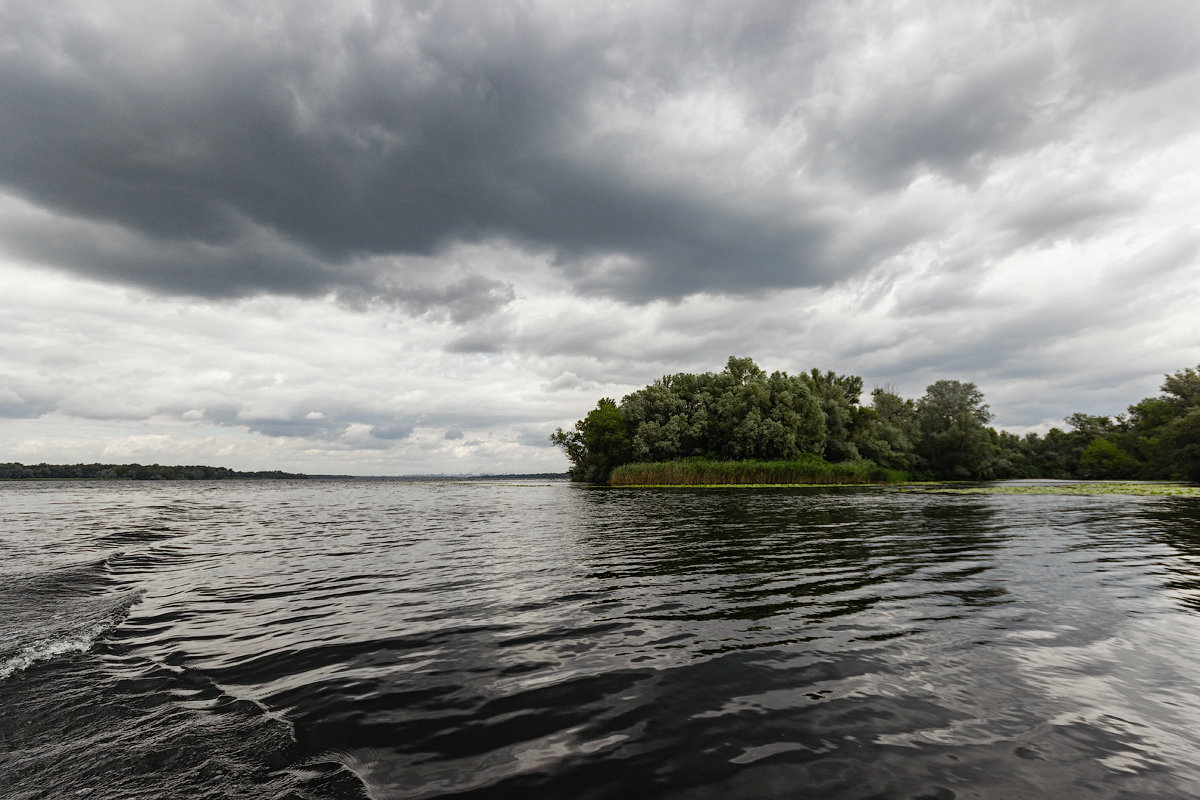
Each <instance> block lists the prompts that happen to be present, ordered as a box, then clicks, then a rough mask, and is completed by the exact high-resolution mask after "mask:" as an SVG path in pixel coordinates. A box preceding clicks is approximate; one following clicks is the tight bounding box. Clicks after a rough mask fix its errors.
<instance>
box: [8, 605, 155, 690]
mask: <svg viewBox="0 0 1200 800" xmlns="http://www.w3.org/2000/svg"><path fill="white" fill-rule="evenodd" d="M144 594H145V590H143V589H135V590H133V591H130V592H126V593H124V594H123V595H121V596H119V597H118V598H117V601H116V603H115V605H114V606H112V607H111V608H110V609H109V610H108V612H107V613H106V614H105V615H104V616H103V617H102V618H101V619H99V620H95V621H91V622H89V623H85V624H84V625H83V626H82V627H77V628H75V629H73V630H61V629H60V630H57V631H52V632H50V633H49V634H48V635H45V636H43V637H41V638H39V639H36V640H35V641H32V642H28V643H26V644H24V645H23V646H21V648H20V649H19V650H18V651H16V652H15V653H11V654H6V655H2V656H0V657H3V660H2V661H0V680H7V679H8V678H9V677H10V676H12V675H13V674H14V673H17V672H21V671H22V670H25V669H28V668H29V667H31V666H33V665H34V664H36V663H38V662H41V661H49V660H50V659H53V658H56V657H58V656H61V655H66V654H69V653H86V652H87V651H88V650H91V649H92V646H93V645H94V644H95V643H96V640H97V639H99V638H100V637H101V636H103V635H104V634H106V633H108V632H109V631H111V630H112V629H113V628H115V627H116V626H117V625H119V624H121V622H122V621H123V620H124V619H125V618H126V617H127V616H129V611H130V609H131V608H133V606H134V605H136V604H137V603H139V602H140V601H141V599H142V596H143V595H144Z"/></svg>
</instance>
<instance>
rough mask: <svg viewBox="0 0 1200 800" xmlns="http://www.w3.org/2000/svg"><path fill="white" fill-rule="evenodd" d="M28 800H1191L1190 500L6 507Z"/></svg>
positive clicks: (74, 486) (90, 494) (588, 492)
mask: <svg viewBox="0 0 1200 800" xmlns="http://www.w3.org/2000/svg"><path fill="white" fill-rule="evenodd" d="M0 556H2V561H0V796H3V797H5V798H42V797H54V798H69V797H93V798H155V800H158V799H159V798H189V799H190V798H226V797H235V798H314V799H316V798H361V797H370V798H376V800H381V799H382V798H449V797H454V798H509V797H519V798H571V799H574V798H621V799H622V800H629V799H631V798H719V799H720V800H732V799H733V798H808V797H819V798H1006V799H1007V798H1022V797H1028V798H1041V797H1072V798H1080V797H1086V798H1092V797H1095V798H1142V797H1145V798H1164V797H1179V798H1183V797H1195V796H1198V795H1200V694H1198V689H1197V686H1198V683H1200V501H1196V500H1188V499H1171V498H1150V497H1112V496H1108V497H1063V496H949V495H936V494H914V493H904V492H899V491H895V490H888V489H878V488H866V489H861V488H855V489H850V488H843V489H831V490H799V489H778V490H761V489H760V490H604V489H594V488H587V487H582V486H578V485H571V484H568V483H565V482H541V483H517V482H512V483H503V482H501V483H488V484H462V483H407V482H400V481H367V480H361V481H294V482H293V481H280V482H214V483H189V482H179V483H175V482H166V483H124V482H111V483H76V482H58V483H51V482H44V483H43V482H31V483H6V484H0Z"/></svg>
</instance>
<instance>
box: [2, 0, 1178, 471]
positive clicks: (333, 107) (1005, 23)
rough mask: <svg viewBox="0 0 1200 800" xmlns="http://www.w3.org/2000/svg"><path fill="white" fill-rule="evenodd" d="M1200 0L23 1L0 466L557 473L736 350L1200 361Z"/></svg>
mask: <svg viewBox="0 0 1200 800" xmlns="http://www.w3.org/2000/svg"><path fill="white" fill-rule="evenodd" d="M1198 97H1200V3H1196V2H1195V0H1138V1H1137V2H1133V0H1128V1H1121V2H1104V1H1103V0H1079V2H1065V1H1064V2H1058V1H1057V0H1036V1H1035V2H1017V1H1014V0H1004V2H996V3H987V2H971V3H963V2H960V1H959V0H948V1H947V2H903V1H902V0H895V1H894V2H886V1H884V2H854V1H853V0H850V1H848V0H831V1H830V2H747V1H746V0H738V2H724V3H706V2H697V1H696V0H680V1H679V2H653V1H652V0H637V1H636V2H628V3H622V2H605V3H596V2H578V3H576V2H504V1H497V0H489V2H478V3H473V2H408V3H401V2H392V3H389V2H377V3H370V2H337V3H329V2H305V1H303V0H253V1H252V2H251V1H250V0H204V2H170V3H163V2H159V1H157V0H156V1H155V2H140V1H139V0H131V1H130V2H98V0H64V1H62V2H60V1H59V0H37V1H36V2H34V0H0V314H2V319H3V329H2V331H0V332H2V336H3V338H2V339H0V341H2V342H3V344H2V346H0V461H10V460H11V461H23V462H26V463H36V462H40V461H48V462H69V463H73V462H78V461H85V462H91V461H103V462H130V461H140V462H143V463H150V462H159V463H164V464H165V463H205V464H215V465H222V466H229V467H234V468H239V469H272V468H280V469H289V470H297V471H304V472H324V473H335V472H336V473H352V474H401V473H425V472H449V473H458V472H477V471H504V472H514V471H517V472H521V471H544V470H552V471H558V470H563V469H565V468H566V466H567V462H566V459H565V457H564V456H563V455H562V454H561V452H559V451H557V450H554V449H552V448H550V447H548V442H547V438H546V437H547V435H548V434H549V433H550V432H551V431H552V430H553V429H554V428H555V427H557V426H560V425H561V426H564V427H567V426H570V425H571V424H573V422H574V421H575V420H576V419H578V418H579V417H581V416H582V415H583V414H585V413H586V412H587V411H588V410H589V409H590V408H592V407H593V406H594V405H595V402H596V400H597V399H599V398H600V397H602V396H612V397H616V398H620V397H621V396H623V395H624V394H626V393H628V392H630V391H632V390H634V389H636V388H638V387H640V386H642V385H644V384H646V383H648V382H650V381H652V380H653V379H655V378H657V377H659V376H661V375H663V374H666V373H674V372H681V371H689V372H692V371H709V370H720V369H721V368H722V367H723V365H724V363H725V360H726V359H727V357H728V356H730V355H739V356H747V355H748V356H752V357H753V358H754V359H755V360H756V361H757V362H758V364H759V365H760V366H762V367H763V368H765V369H767V370H768V371H773V370H776V369H779V370H785V371H788V372H798V371H802V370H807V369H809V368H811V367H820V368H821V369H823V370H824V369H833V370H835V371H837V372H840V373H851V374H856V375H861V376H862V377H863V379H864V382H865V384H866V386H867V388H868V389H870V388H871V387H874V386H882V385H887V386H891V387H894V388H896V389H898V390H899V391H900V392H901V394H904V395H905V396H908V397H914V398H915V397H919V396H920V395H921V394H922V393H923V391H924V388H925V386H926V385H928V384H929V383H932V382H933V381H934V380H937V379H940V378H953V379H958V380H964V381H973V382H974V383H976V384H977V385H978V386H979V387H980V389H981V390H982V391H983V392H984V394H985V396H986V398H987V400H988V402H989V403H990V404H991V407H992V410H993V411H994V412H995V415H996V419H995V424H996V425H997V427H1000V428H1004V429H1007V430H1011V431H1014V432H1018V433H1024V432H1026V431H1029V430H1036V431H1044V430H1046V429H1047V428H1049V427H1050V426H1052V425H1060V426H1061V425H1063V423H1062V418H1063V417H1065V416H1066V415H1067V414H1069V413H1071V412H1074V411H1086V412H1089V413H1099V414H1115V413H1118V412H1122V411H1124V410H1125V408H1126V407H1127V406H1128V405H1129V404H1130V403H1133V402H1136V401H1137V400H1139V399H1141V398H1142V397H1146V396H1149V395H1153V394H1157V392H1158V387H1159V385H1160V384H1161V382H1162V375H1163V373H1164V372H1174V371H1176V370H1179V369H1182V368H1184V367H1188V366H1195V365H1197V363H1200V321H1198V320H1200V313H1198V311H1200V227H1198V225H1200V223H1198V220H1200V102H1197V98H1198Z"/></svg>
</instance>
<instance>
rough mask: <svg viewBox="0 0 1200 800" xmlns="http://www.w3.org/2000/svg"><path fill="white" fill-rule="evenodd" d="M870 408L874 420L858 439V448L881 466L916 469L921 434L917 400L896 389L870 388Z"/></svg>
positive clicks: (907, 470) (906, 470)
mask: <svg viewBox="0 0 1200 800" xmlns="http://www.w3.org/2000/svg"><path fill="white" fill-rule="evenodd" d="M863 410H864V411H866V409H863ZM870 411H871V413H872V414H873V416H874V420H873V422H874V424H873V425H872V427H871V432H870V435H869V436H867V437H865V438H864V439H863V440H862V441H861V442H860V443H859V445H858V449H859V451H860V452H861V453H862V455H864V456H866V457H867V458H869V459H871V460H872V461H874V462H875V463H876V464H879V465H880V466H881V467H887V468H888V469H898V470H903V471H905V472H913V471H915V470H916V469H917V468H918V458H917V454H916V448H917V442H918V441H919V440H920V438H921V429H920V426H919V425H918V424H917V409H916V404H914V403H913V401H912V400H906V399H904V398H902V397H900V395H898V394H896V393H895V392H894V391H891V390H889V389H885V388H876V389H874V390H873V391H872V392H871V408H870Z"/></svg>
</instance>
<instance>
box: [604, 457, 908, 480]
mask: <svg viewBox="0 0 1200 800" xmlns="http://www.w3.org/2000/svg"><path fill="white" fill-rule="evenodd" d="M906 477H907V476H905V475H904V474H903V473H900V472H896V471H895V470H887V469H883V468H881V467H878V466H876V465H875V464H873V463H872V462H870V461H855V462H849V463H845V464H830V463H829V462H828V461H825V460H824V459H821V458H817V457H812V458H807V459H799V460H795V461H708V460H705V459H686V460H683V461H659V462H652V463H637V464H624V465H622V466H619V467H617V468H616V469H615V470H613V473H612V476H611V477H610V478H609V484H610V485H612V486H747V485H755V486H798V485H809V486H811V485H816V486H830V485H840V484H862V483H889V482H895V481H902V480H905V479H906Z"/></svg>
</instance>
